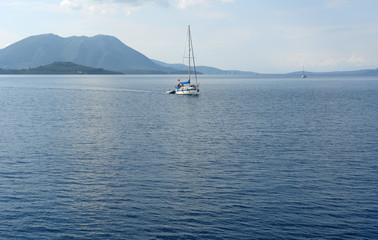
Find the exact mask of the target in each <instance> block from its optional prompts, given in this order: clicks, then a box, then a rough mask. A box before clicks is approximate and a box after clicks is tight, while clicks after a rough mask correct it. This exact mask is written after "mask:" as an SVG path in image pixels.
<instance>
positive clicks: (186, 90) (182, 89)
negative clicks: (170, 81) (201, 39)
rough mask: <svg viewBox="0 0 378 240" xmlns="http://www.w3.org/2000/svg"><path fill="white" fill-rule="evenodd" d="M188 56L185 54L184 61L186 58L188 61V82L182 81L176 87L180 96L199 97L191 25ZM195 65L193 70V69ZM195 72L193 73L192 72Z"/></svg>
mask: <svg viewBox="0 0 378 240" xmlns="http://www.w3.org/2000/svg"><path fill="white" fill-rule="evenodd" d="M187 40H188V53H187V55H188V56H185V53H184V60H185V58H187V59H188V80H187V81H185V82H181V80H178V81H180V83H179V84H177V85H176V86H175V91H176V94H179V95H198V94H199V83H198V80H197V71H196V64H195V61H194V51H193V43H192V35H191V33H190V25H189V26H188V35H187ZM192 65H193V68H192ZM192 70H193V72H192ZM192 75H194V81H193V80H192V79H191V78H192Z"/></svg>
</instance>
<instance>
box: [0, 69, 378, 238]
mask: <svg viewBox="0 0 378 240" xmlns="http://www.w3.org/2000/svg"><path fill="white" fill-rule="evenodd" d="M175 79H176V77H175V76H0V239H309V238H310V239H311V238H313V239H377V238H378V78H317V79H312V78H308V79H305V80H302V79H258V78H256V77H255V78H254V79H249V78H248V77H228V76H222V77H219V76H218V77H214V76H201V77H200V80H201V92H200V93H201V95H200V96H198V97H190V96H176V95H166V94H164V93H163V92H164V91H165V90H167V89H168V88H170V87H172V85H174V84H175V83H176V80H175Z"/></svg>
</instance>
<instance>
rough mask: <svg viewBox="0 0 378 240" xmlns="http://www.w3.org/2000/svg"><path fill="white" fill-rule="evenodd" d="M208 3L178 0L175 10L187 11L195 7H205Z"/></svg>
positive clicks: (198, 0) (201, 0) (202, 0)
mask: <svg viewBox="0 0 378 240" xmlns="http://www.w3.org/2000/svg"><path fill="white" fill-rule="evenodd" d="M207 5H208V3H207V1H205V0H180V1H179V3H178V5H177V8H179V9H187V8H191V7H197V6H202V7H203V6H207Z"/></svg>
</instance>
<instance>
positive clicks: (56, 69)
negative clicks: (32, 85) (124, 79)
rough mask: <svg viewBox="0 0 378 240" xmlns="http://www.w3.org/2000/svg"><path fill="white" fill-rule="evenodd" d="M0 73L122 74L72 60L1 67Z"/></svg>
mask: <svg viewBox="0 0 378 240" xmlns="http://www.w3.org/2000/svg"><path fill="white" fill-rule="evenodd" d="M0 74H122V73H121V72H115V71H109V70H105V69H102V68H92V67H87V66H83V65H78V64H75V63H72V62H54V63H51V64H48V65H45V66H40V67H36V68H28V69H0Z"/></svg>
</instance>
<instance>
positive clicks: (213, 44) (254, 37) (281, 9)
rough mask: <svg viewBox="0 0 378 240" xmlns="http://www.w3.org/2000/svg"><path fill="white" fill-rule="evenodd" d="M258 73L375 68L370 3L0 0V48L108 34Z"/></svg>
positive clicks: (376, 15)
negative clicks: (45, 37) (43, 38)
mask: <svg viewBox="0 0 378 240" xmlns="http://www.w3.org/2000/svg"><path fill="white" fill-rule="evenodd" d="M189 24H190V25H191V29H192V37H193V44H194V51H195V52H194V53H195V56H196V63H197V65H207V66H213V67H218V68H222V69H239V70H249V71H255V72H260V73H286V72H291V71H298V70H302V65H304V66H305V70H308V71H330V70H355V69H366V68H378V1H377V0H1V1H0V48H4V47H6V46H7V45H9V44H11V43H14V42H16V41H19V40H21V39H23V38H25V37H28V36H31V35H38V34H42V33H54V34H57V35H60V36H62V37H69V36H82V35H85V36H94V35H97V34H106V35H112V36H115V37H117V38H119V39H120V40H121V41H122V42H123V43H125V44H126V45H128V46H130V47H132V48H134V49H135V50H137V51H139V52H141V53H143V54H144V55H146V56H147V57H149V58H153V59H157V60H161V61H164V62H167V63H181V60H182V55H183V53H184V46H185V39H186V30H187V25H189Z"/></svg>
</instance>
